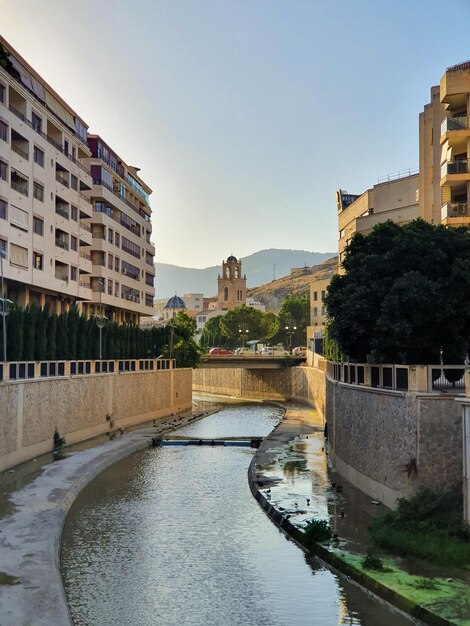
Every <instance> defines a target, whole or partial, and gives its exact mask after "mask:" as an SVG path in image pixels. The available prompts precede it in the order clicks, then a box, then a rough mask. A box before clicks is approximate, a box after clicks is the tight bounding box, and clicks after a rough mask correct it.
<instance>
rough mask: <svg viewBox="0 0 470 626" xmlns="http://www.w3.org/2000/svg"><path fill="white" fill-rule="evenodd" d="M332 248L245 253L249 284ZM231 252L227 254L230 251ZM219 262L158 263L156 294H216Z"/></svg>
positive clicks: (282, 272) (315, 259) (287, 270)
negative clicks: (197, 264)
mask: <svg viewBox="0 0 470 626" xmlns="http://www.w3.org/2000/svg"><path fill="white" fill-rule="evenodd" d="M333 254H334V253H333V252H308V251H307V250H279V249H275V248H271V249H269V250H260V251H259V252H255V253H254V254H250V255H249V256H247V257H243V258H242V259H241V261H242V271H243V273H244V274H246V279H247V280H246V283H247V287H257V286H258V285H262V284H263V283H267V282H268V281H272V280H273V276H275V277H276V278H277V277H282V276H286V275H287V274H289V273H290V271H291V269H292V268H294V267H298V268H302V267H305V266H312V265H318V264H319V263H321V262H322V261H324V260H326V259H328V258H330V257H331V256H333ZM227 256H228V255H227ZM221 268H222V259H221V260H220V265H214V266H212V267H205V268H203V269H198V268H193V267H180V266H178V265H169V264H167V263H155V270H156V277H155V297H156V298H169V297H170V296H172V295H174V294H175V293H177V294H178V295H181V296H182V295H183V294H185V293H203V294H204V295H205V296H213V295H215V294H216V293H217V276H218V275H219V273H220V271H221Z"/></svg>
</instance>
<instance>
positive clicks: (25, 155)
mask: <svg viewBox="0 0 470 626" xmlns="http://www.w3.org/2000/svg"><path fill="white" fill-rule="evenodd" d="M11 149H12V150H13V152H16V154H19V155H20V157H23V159H26V161H29V154H28V153H27V152H26V151H25V150H22V149H21V148H19V147H18V146H17V145H15V144H14V143H12V144H11Z"/></svg>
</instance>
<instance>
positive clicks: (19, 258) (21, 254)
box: [10, 243, 28, 269]
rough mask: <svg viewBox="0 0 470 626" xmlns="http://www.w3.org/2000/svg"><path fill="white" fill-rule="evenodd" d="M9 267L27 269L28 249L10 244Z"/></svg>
mask: <svg viewBox="0 0 470 626" xmlns="http://www.w3.org/2000/svg"><path fill="white" fill-rule="evenodd" d="M10 265H16V266H17V267H22V268H24V269H28V248H23V247H22V246H17V245H16V244H14V243H11V244H10Z"/></svg>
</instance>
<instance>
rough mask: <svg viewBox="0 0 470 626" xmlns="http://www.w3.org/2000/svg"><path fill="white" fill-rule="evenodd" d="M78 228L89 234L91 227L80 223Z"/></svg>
mask: <svg viewBox="0 0 470 626" xmlns="http://www.w3.org/2000/svg"><path fill="white" fill-rule="evenodd" d="M80 228H83V230H86V231H87V232H88V233H91V226H90V225H89V224H85V222H80Z"/></svg>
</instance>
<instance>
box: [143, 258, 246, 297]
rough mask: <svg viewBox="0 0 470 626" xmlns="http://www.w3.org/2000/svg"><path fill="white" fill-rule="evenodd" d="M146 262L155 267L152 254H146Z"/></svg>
mask: <svg viewBox="0 0 470 626" xmlns="http://www.w3.org/2000/svg"><path fill="white" fill-rule="evenodd" d="M145 262H146V263H147V265H153V254H150V252H146V253H145ZM238 299H239V300H241V297H240V298H238Z"/></svg>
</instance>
